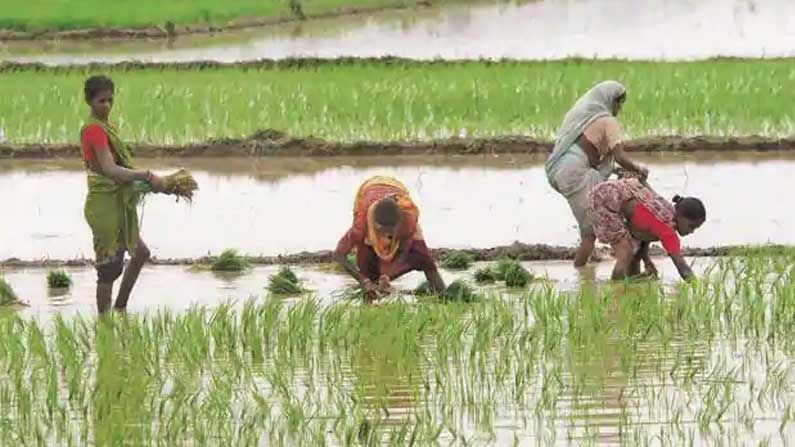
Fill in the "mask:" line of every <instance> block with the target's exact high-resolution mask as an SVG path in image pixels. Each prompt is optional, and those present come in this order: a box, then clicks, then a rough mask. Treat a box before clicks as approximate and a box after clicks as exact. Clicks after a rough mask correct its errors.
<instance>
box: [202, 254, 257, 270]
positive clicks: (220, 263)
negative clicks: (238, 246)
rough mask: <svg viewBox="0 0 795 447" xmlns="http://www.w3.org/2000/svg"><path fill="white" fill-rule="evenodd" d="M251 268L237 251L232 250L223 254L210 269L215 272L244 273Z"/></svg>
mask: <svg viewBox="0 0 795 447" xmlns="http://www.w3.org/2000/svg"><path fill="white" fill-rule="evenodd" d="M249 266H250V265H249V263H248V261H247V260H246V259H245V258H244V257H242V256H240V255H239V254H238V252H237V250H234V249H231V248H230V249H226V250H224V251H223V252H221V254H220V255H219V256H218V258H217V259H216V260H215V261H214V262H213V263H212V266H211V267H210V269H211V270H212V271H214V272H242V271H244V270H246V269H248V268H249Z"/></svg>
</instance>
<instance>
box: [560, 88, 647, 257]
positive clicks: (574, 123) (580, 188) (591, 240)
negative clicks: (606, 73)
mask: <svg viewBox="0 0 795 447" xmlns="http://www.w3.org/2000/svg"><path fill="white" fill-rule="evenodd" d="M626 97H627V91H626V89H625V88H624V86H623V85H621V84H620V83H618V82H616V81H604V82H600V83H599V84H597V85H596V86H594V87H593V88H592V89H590V90H589V91H588V92H587V93H586V94H585V95H583V96H582V97H580V99H578V100H577V102H576V103H575V104H574V106H573V107H572V108H571V110H569V111H568V113H566V116H565V117H564V118H563V124H562V125H561V126H560V129H559V130H558V136H557V139H556V140H555V148H554V149H553V151H552V155H550V156H549V159H548V160H547V163H546V166H545V168H546V173H547V179H548V180H549V184H550V185H552V188H554V189H555V191H557V192H559V193H560V194H562V195H563V197H565V198H566V200H567V201H568V202H569V206H570V207H571V211H572V213H573V214H574V218H575V219H577V225H578V226H579V228H580V246H579V248H578V249H577V255H576V257H575V259H574V265H575V266H576V267H582V266H583V265H585V264H586V263H587V262H588V259H589V258H590V257H591V253H592V252H593V248H594V244H595V243H596V236H595V235H594V231H593V222H592V220H591V217H590V216H589V213H588V194H589V193H590V191H591V189H592V188H593V187H594V186H595V185H596V184H598V183H600V182H603V181H605V180H607V178H608V177H609V176H610V174H611V173H612V172H613V169H614V167H615V164H616V163H618V165H619V166H621V167H622V168H624V169H626V170H627V171H630V172H633V173H635V174H637V176H638V177H640V178H641V179H642V180H645V179H646V177H647V176H648V175H649V171H648V170H647V169H646V168H644V167H641V166H639V165H637V164H635V163H633V162H632V160H630V159H629V157H628V156H627V154H626V152H625V151H624V142H623V139H622V138H623V137H622V131H621V125H620V124H619V122H618V119H616V116H618V113H619V112H620V111H621V107H622V105H623V104H624V101H625V100H626Z"/></svg>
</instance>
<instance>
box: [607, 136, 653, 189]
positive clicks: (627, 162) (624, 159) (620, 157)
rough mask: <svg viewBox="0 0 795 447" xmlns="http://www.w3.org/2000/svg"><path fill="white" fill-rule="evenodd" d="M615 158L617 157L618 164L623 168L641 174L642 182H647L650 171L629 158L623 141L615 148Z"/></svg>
mask: <svg viewBox="0 0 795 447" xmlns="http://www.w3.org/2000/svg"><path fill="white" fill-rule="evenodd" d="M613 157H615V160H616V163H618V165H619V166H621V167H622V168H624V169H626V170H628V171H632V172H636V173H638V174H640V176H641V180H646V178H648V176H649V170H648V169H646V168H644V167H643V166H640V165H638V164H636V163H635V162H633V161H632V160H631V159H630V158H629V155H627V151H625V150H624V142H623V141H621V142H618V143H617V144H616V145H615V147H613Z"/></svg>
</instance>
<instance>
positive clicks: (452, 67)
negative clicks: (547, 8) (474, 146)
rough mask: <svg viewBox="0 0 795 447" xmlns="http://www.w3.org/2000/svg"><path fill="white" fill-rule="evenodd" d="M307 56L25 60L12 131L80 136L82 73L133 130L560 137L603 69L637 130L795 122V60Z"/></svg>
mask: <svg viewBox="0 0 795 447" xmlns="http://www.w3.org/2000/svg"><path fill="white" fill-rule="evenodd" d="M302 64H303V65H300V66H299V65H298V64H297V63H294V64H293V65H290V64H277V65H275V66H274V65H268V66H261V67H258V68H239V67H220V68H219V67H215V68H206V69H184V68H182V69H179V68H153V67H150V68H143V69H127V70H122V69H119V68H116V69H107V68H105V69H102V70H97V69H85V68H79V69H78V68H75V69H44V70H41V69H39V70H34V69H21V70H6V71H4V72H3V73H2V82H0V98H2V100H0V126H1V127H2V129H3V132H4V134H5V138H6V140H7V141H9V142H35V143H52V142H74V141H76V139H77V134H78V129H79V128H80V126H81V123H82V122H83V120H84V118H85V117H86V116H87V114H88V110H87V108H86V106H85V105H84V103H83V98H82V83H83V80H84V78H85V77H86V76H87V75H89V74H94V73H98V72H105V73H107V74H109V75H110V76H111V77H112V78H113V79H114V81H115V82H116V85H117V103H116V108H115V110H114V114H113V117H112V119H113V120H114V121H115V122H117V123H118V124H119V125H120V126H121V128H122V134H123V137H124V138H125V139H128V140H130V141H136V142H147V143H156V144H183V143H190V142H197V141H204V140H207V139H211V138H219V137H241V136H247V135H250V134H251V133H253V132H254V131H256V130H259V129H268V128H272V129H278V130H281V131H284V132H287V133H289V134H291V135H295V136H301V137H307V136H314V137H321V138H325V139H328V140H333V141H359V140H377V141H390V140H411V139H432V138H445V137H450V136H494V135H504V134H521V135H530V136H537V137H541V138H548V139H551V138H553V136H554V133H555V131H556V129H557V127H558V125H559V123H560V120H561V118H562V116H563V115H564V113H565V112H566V110H567V109H568V108H569V107H570V106H571V105H572V104H573V102H574V101H575V100H576V98H577V97H578V96H579V95H581V94H582V93H583V92H585V91H586V90H587V89H588V88H589V87H590V86H591V85H593V84H594V83H595V82H597V81H600V80H603V79H618V80H620V81H622V82H624V83H625V85H626V86H627V88H628V92H629V97H628V101H627V104H626V107H625V109H624V111H623V112H622V115H621V116H620V119H621V121H622V122H623V123H624V125H625V127H626V130H627V133H628V135H629V136H630V137H642V136H649V135H695V134H704V135H716V136H721V135H765V136H783V135H789V134H792V133H794V131H795V121H794V119H795V107H793V104H795V88H793V87H794V86H795V60H714V61H701V62H679V63H654V62H623V61H605V62H591V61H587V62H586V61H562V62H503V63H486V62H463V63H461V62H459V63H452V62H438V63H422V62H406V61H399V62H397V63H395V62H385V61H358V62H320V63H307V62H303V63H302Z"/></svg>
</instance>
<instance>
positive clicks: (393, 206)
mask: <svg viewBox="0 0 795 447" xmlns="http://www.w3.org/2000/svg"><path fill="white" fill-rule="evenodd" d="M373 214H374V215H375V221H376V222H377V223H378V224H379V225H382V226H385V227H393V226H395V225H397V224H398V222H399V221H400V208H399V207H398V205H397V203H396V202H395V201H394V200H391V199H383V200H380V201H379V202H378V203H376V205H375V210H373Z"/></svg>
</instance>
